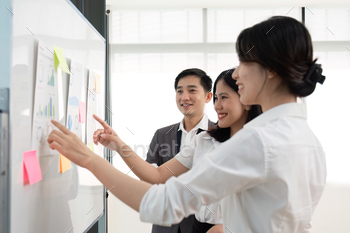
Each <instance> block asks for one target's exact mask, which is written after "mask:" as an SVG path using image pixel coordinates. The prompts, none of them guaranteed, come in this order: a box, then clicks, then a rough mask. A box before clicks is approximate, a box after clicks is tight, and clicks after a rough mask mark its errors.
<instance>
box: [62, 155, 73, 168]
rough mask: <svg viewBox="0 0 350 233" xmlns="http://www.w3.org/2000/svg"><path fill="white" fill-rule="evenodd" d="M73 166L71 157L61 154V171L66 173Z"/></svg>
mask: <svg viewBox="0 0 350 233" xmlns="http://www.w3.org/2000/svg"><path fill="white" fill-rule="evenodd" d="M71 167H72V164H71V162H70V160H69V159H67V158H66V157H64V156H63V155H61V154H60V172H61V173H64V172H66V171H67V170H68V169H70V168H71Z"/></svg>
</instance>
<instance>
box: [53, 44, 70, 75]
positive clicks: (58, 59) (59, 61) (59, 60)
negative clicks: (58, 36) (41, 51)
mask: <svg viewBox="0 0 350 233" xmlns="http://www.w3.org/2000/svg"><path fill="white" fill-rule="evenodd" d="M53 51H54V54H55V70H57V67H58V65H60V66H61V69H62V70H63V71H64V72H66V73H67V74H70V71H69V69H68V65H67V61H66V59H65V58H64V56H63V50H62V49H61V48H59V47H57V46H53Z"/></svg>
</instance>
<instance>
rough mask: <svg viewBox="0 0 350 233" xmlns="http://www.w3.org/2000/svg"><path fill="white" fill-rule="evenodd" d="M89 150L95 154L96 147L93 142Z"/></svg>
mask: <svg viewBox="0 0 350 233" xmlns="http://www.w3.org/2000/svg"><path fill="white" fill-rule="evenodd" d="M89 148H90V150H92V152H95V146H94V143H93V142H90V143H89Z"/></svg>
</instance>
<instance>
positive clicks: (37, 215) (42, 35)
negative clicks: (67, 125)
mask: <svg viewBox="0 0 350 233" xmlns="http://www.w3.org/2000/svg"><path fill="white" fill-rule="evenodd" d="M12 4H13V8H12V12H13V29H12V64H11V83H10V141H11V142H10V179H11V186H10V188H11V191H10V192H11V194H10V210H11V212H10V228H11V232H12V233H17V232H20V233H34V232H35V233H40V232H45V233H47V232H53V233H55V232H70V233H71V232H84V231H86V229H88V228H89V227H90V226H91V224H93V223H94V222H95V221H96V220H97V219H98V218H99V217H100V216H101V215H102V214H103V211H104V206H103V205H104V191H103V186H102V184H101V183H100V182H99V181H98V180H97V179H96V178H95V177H94V176H93V175H92V174H91V173H90V172H89V171H87V170H86V169H83V168H80V167H77V166H76V165H74V164H72V167H71V169H69V170H68V171H66V172H65V173H60V172H59V171H60V170H59V156H58V152H57V153H56V154H54V155H48V156H41V157H39V163H40V167H41V172H42V177H43V179H42V180H41V181H39V182H38V183H35V184H33V185H24V184H23V152H25V151H30V150H32V148H31V135H32V130H33V129H32V123H33V108H34V106H33V104H34V95H35V93H34V91H35V77H36V67H37V64H36V63H37V52H38V43H39V41H43V42H44V43H45V44H46V45H47V47H48V48H47V49H48V50H51V51H53V47H54V46H58V47H60V48H61V49H63V54H64V56H65V58H66V60H67V63H68V65H69V66H70V64H71V62H72V61H75V62H78V63H80V64H82V66H83V67H84V68H83V80H81V81H82V82H81V83H82V87H81V98H82V99H81V100H82V101H84V102H85V103H86V96H87V88H85V87H86V86H87V81H88V75H89V72H90V71H93V72H95V73H96V74H98V75H99V76H101V79H100V81H101V83H100V85H101V92H100V93H99V94H98V97H97V103H98V104H97V109H96V112H97V115H99V116H100V117H101V118H104V117H105V88H104V87H105V56H106V53H105V40H104V39H103V38H102V37H101V36H100V35H99V34H98V33H97V32H96V30H95V29H93V27H92V26H91V25H90V24H89V23H88V22H87V21H86V20H85V19H84V18H83V16H82V15H81V14H80V12H79V11H77V9H76V8H75V7H74V6H73V5H72V4H71V3H70V2H69V1H65V0H50V1H47V0H13V3H12ZM58 81H59V86H61V89H59V94H58V95H59V96H60V97H59V98H60V99H61V100H62V101H61V102H62V104H63V106H61V108H62V109H63V111H64V113H65V114H64V116H63V118H62V120H63V122H66V112H67V95H68V86H69V75H68V74H66V73H63V75H62V80H61V81H60V80H58ZM85 127H86V126H85ZM96 127H98V125H97V124H96ZM85 132H86V131H85V130H83V135H85ZM89 136H90V135H87V137H89ZM91 136H92V135H91ZM95 153H97V154H98V155H100V156H103V148H102V147H101V146H95Z"/></svg>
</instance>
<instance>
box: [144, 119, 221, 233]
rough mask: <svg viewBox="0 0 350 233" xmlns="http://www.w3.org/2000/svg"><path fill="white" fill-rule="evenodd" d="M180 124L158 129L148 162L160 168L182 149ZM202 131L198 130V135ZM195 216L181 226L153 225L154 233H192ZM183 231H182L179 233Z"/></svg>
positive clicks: (209, 123)
mask: <svg viewBox="0 0 350 233" xmlns="http://www.w3.org/2000/svg"><path fill="white" fill-rule="evenodd" d="M179 126H180V123H176V124H173V125H169V126H167V127H164V128H161V129H158V130H157V131H156V132H155V134H154V136H153V138H152V141H151V144H150V146H149V150H148V152H147V159H146V161H147V162H149V163H156V164H157V165H158V166H160V165H162V164H163V163H165V162H167V161H168V160H170V159H172V158H173V157H174V156H175V155H176V154H177V153H178V152H179V149H180V146H181V145H180V144H181V135H182V132H181V131H178V129H179ZM213 127H214V123H213V122H211V121H210V120H208V128H213ZM201 131H202V130H201V129H198V132H197V134H198V133H200V132H201ZM193 220H194V215H190V216H189V217H187V218H184V219H183V220H182V221H181V222H180V223H179V224H174V225H172V226H171V227H163V226H159V225H153V227H152V233H178V232H181V233H191V231H192V225H193ZM179 230H181V231H179Z"/></svg>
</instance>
